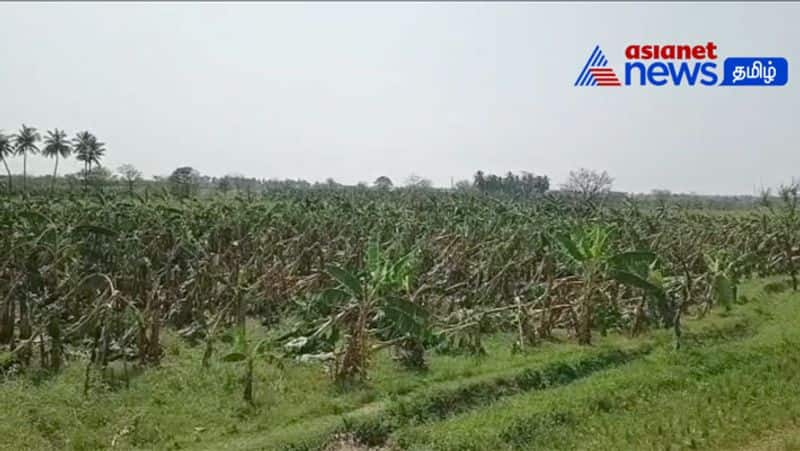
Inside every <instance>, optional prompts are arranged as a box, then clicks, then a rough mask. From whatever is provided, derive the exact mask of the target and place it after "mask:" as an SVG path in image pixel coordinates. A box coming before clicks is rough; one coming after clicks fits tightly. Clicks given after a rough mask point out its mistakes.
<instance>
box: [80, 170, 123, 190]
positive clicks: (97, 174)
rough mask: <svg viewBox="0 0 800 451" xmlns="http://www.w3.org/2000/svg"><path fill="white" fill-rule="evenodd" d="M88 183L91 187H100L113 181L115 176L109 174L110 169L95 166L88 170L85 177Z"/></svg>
mask: <svg viewBox="0 0 800 451" xmlns="http://www.w3.org/2000/svg"><path fill="white" fill-rule="evenodd" d="M85 177H86V179H87V180H89V183H90V184H91V185H93V186H102V185H105V184H106V183H108V182H110V181H113V180H114V179H115V178H116V176H115V175H114V174H113V173H112V172H111V170H110V169H108V168H106V167H104V166H95V167H93V168H92V169H90V170H89V173H88V174H87V175H86V176H85Z"/></svg>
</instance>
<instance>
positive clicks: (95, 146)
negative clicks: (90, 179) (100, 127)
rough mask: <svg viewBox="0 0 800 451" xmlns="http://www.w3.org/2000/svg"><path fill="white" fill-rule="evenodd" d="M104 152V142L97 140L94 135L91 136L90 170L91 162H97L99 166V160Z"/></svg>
mask: <svg viewBox="0 0 800 451" xmlns="http://www.w3.org/2000/svg"><path fill="white" fill-rule="evenodd" d="M105 153H106V144H105V143H101V142H100V141H98V140H97V138H96V137H95V136H92V140H91V143H90V146H89V171H91V170H92V163H95V164H97V166H100V160H101V159H103V156H104V155H105Z"/></svg>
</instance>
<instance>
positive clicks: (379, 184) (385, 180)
mask: <svg viewBox="0 0 800 451" xmlns="http://www.w3.org/2000/svg"><path fill="white" fill-rule="evenodd" d="M372 184H373V186H375V188H378V189H382V190H390V189H392V187H393V186H394V184H393V183H392V179H390V178H389V177H386V176H385V175H382V176H380V177H378V178H376V179H375V181H374V182H373V183H372Z"/></svg>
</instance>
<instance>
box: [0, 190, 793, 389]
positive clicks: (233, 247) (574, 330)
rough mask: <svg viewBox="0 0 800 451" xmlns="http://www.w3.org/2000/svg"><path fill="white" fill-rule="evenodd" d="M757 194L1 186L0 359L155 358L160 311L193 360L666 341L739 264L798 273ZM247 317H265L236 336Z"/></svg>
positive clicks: (327, 362)
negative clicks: (730, 206) (75, 192)
mask: <svg viewBox="0 0 800 451" xmlns="http://www.w3.org/2000/svg"><path fill="white" fill-rule="evenodd" d="M765 199H766V201H767V202H766V204H765V206H764V207H762V208H760V209H758V210H753V211H751V212H748V213H740V214H724V215H719V214H712V213H704V212H698V211H686V210H682V209H678V208H671V207H670V206H668V205H661V206H660V207H658V208H647V209H645V208H641V207H640V206H637V204H636V203H634V202H632V201H626V202H622V203H619V204H615V205H613V206H605V207H601V208H598V207H595V206H592V205H585V204H579V203H573V202H568V201H565V200H563V199H556V198H542V199H538V200H536V201H530V202H519V201H510V200H509V201H504V200H496V199H493V198H490V197H487V196H481V195H467V194H456V193H434V192H413V193H408V192H406V193H393V192H361V193H326V192H302V193H282V194H271V195H270V196H269V197H259V196H252V195H251V196H239V197H236V198H227V199H224V200H223V199H210V200H209V199H206V200H191V199H183V200H176V199H173V198H171V197H169V196H168V195H166V194H164V195H160V196H152V195H151V196H148V197H147V198H143V197H139V196H136V195H134V196H129V197H116V198H105V197H103V196H102V195H97V196H96V197H85V196H75V197H63V198H56V197H32V198H22V199H17V198H6V199H3V200H2V201H0V205H2V208H0V224H1V225H2V232H3V233H2V235H0V248H1V249H2V252H0V258H2V260H3V261H2V265H0V295H1V296H0V346H2V349H3V354H2V356H3V358H2V368H3V369H4V371H11V370H16V371H20V370H22V371H24V370H26V369H29V368H33V367H38V368H40V369H47V370H49V371H58V370H59V368H61V367H62V365H63V364H64V362H65V360H69V359H75V358H79V357H81V356H82V357H83V358H85V359H86V362H88V363H87V367H86V378H87V380H88V379H90V378H91V377H93V375H94V374H96V373H102V371H103V368H105V367H106V366H107V365H109V363H111V362H113V361H120V362H123V363H125V364H126V365H127V364H130V365H132V366H147V365H157V364H158V363H159V361H160V359H161V356H162V354H163V349H162V344H161V336H162V334H163V331H164V330H165V328H169V329H171V330H175V331H178V332H179V333H180V335H181V336H183V337H185V338H186V339H187V340H191V341H192V342H193V343H198V344H199V345H201V346H203V347H204V349H205V352H204V357H203V362H202V363H203V365H208V364H209V362H210V361H212V360H214V359H225V360H226V361H238V360H241V361H246V362H247V364H248V365H250V366H252V365H253V363H254V360H255V361H259V360H263V359H262V357H261V356H270V358H275V359H279V360H280V359H285V358H290V357H297V358H303V359H306V360H315V361H320V362H322V364H321V365H320V371H326V372H328V373H329V374H330V376H331V377H332V378H333V379H334V380H336V381H337V382H341V383H352V382H366V381H368V380H369V375H370V364H371V361H372V357H373V355H374V353H375V352H377V351H379V350H381V349H388V350H390V351H391V353H392V355H393V356H394V357H395V358H396V360H397V362H398V364H399V365H403V366H405V367H408V368H414V369H424V368H425V366H426V358H427V356H428V355H429V354H430V353H476V354H480V353H485V352H486V351H485V348H484V346H483V338H484V337H485V336H486V335H487V334H491V333H494V332H497V331H507V332H512V333H513V334H514V337H515V342H514V344H513V346H514V349H515V350H516V351H521V352H522V351H529V350H535V348H536V347H537V345H538V344H539V343H540V342H542V341H543V340H549V339H551V338H552V337H553V336H554V335H557V334H558V335H561V336H567V337H569V339H570V340H574V341H575V342H577V343H579V344H582V345H591V344H592V340H593V337H595V336H596V335H597V334H603V335H604V334H606V333H608V332H609V331H618V332H624V333H625V334H630V335H633V336H635V335H637V334H639V333H641V332H642V331H643V330H645V329H648V328H668V329H670V330H672V331H673V332H674V339H675V346H680V337H681V318H682V317H683V316H685V315H703V314H704V313H705V312H707V311H708V310H709V309H710V308H712V307H713V306H715V305H720V306H722V307H723V308H725V309H730V308H734V306H735V304H736V303H737V300H738V298H737V286H738V284H739V283H740V281H741V280H742V279H744V278H748V277H751V276H758V277H764V276H768V275H776V274H778V275H786V276H788V278H789V279H788V280H790V281H791V282H790V283H791V284H792V289H794V290H796V289H797V272H798V270H797V265H798V263H800V261H799V260H800V252H799V251H798V246H799V245H800V227H798V217H797V205H796V204H797V190H796V189H794V188H785V189H783V190H782V191H781V193H780V195H779V196H774V197H771V198H765ZM248 318H250V319H255V320H257V321H258V323H259V327H264V328H267V329H270V328H272V329H275V330H280V331H281V333H280V335H279V336H274V337H273V339H271V340H269V341H264V340H262V341H261V342H260V343H252V342H251V340H248V337H247V327H246V320H247V319H248ZM226 337H227V338H228V339H230V338H231V337H235V338H236V340H235V341H236V343H237V344H236V346H234V351H230V347H224V346H223V347H221V346H219V345H218V343H221V342H222V341H224V340H225V338H226ZM218 348H219V349H222V350H221V351H220V350H218ZM229 351H230V352H229ZM87 384H88V382H87ZM87 387H88V385H87ZM245 397H246V398H247V399H248V400H252V395H251V390H249V391H248V393H246V394H245Z"/></svg>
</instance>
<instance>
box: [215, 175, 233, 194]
mask: <svg viewBox="0 0 800 451" xmlns="http://www.w3.org/2000/svg"><path fill="white" fill-rule="evenodd" d="M217 189H218V190H219V191H220V192H221V193H223V194H225V193H227V192H228V191H230V190H231V180H230V178H229V177H228V176H225V177H222V178H221V179H219V180H217Z"/></svg>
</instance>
